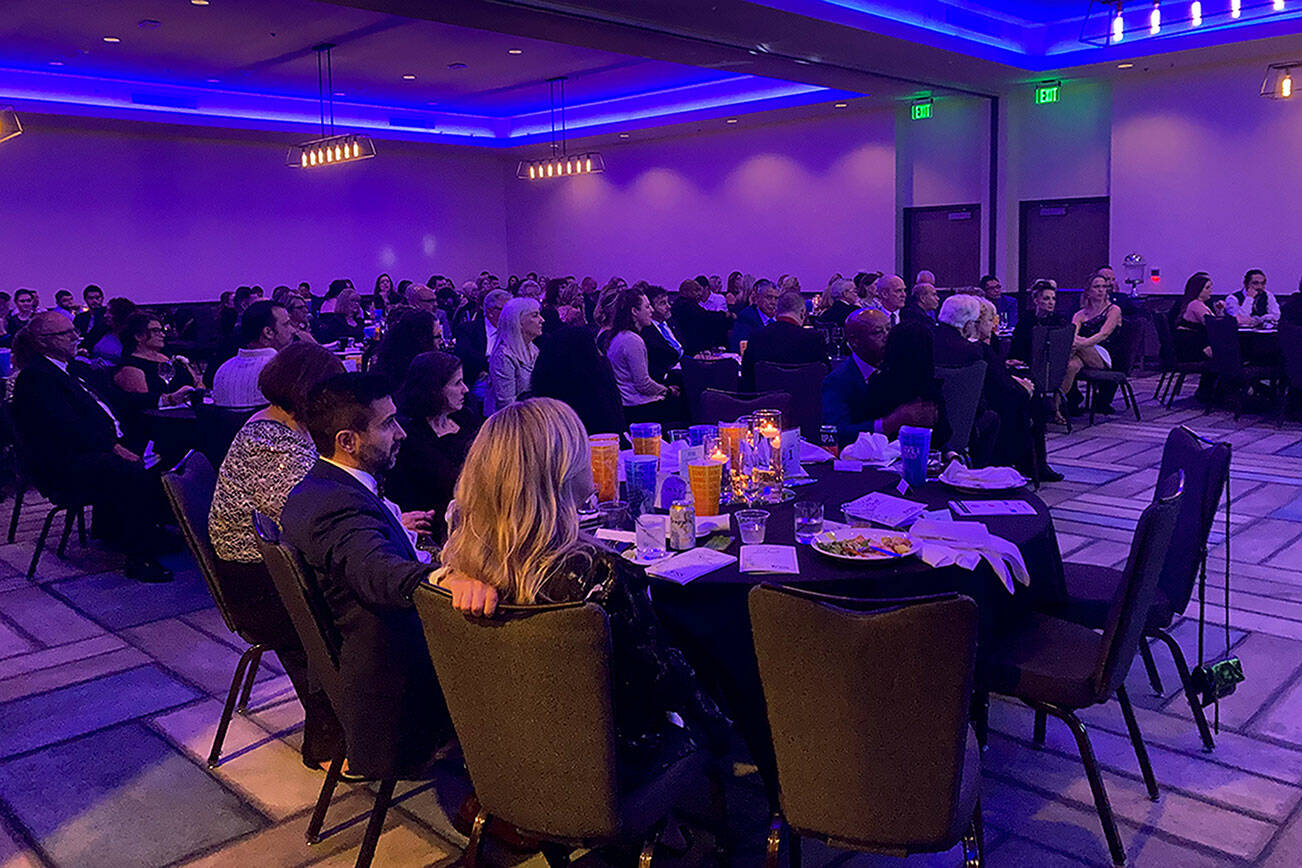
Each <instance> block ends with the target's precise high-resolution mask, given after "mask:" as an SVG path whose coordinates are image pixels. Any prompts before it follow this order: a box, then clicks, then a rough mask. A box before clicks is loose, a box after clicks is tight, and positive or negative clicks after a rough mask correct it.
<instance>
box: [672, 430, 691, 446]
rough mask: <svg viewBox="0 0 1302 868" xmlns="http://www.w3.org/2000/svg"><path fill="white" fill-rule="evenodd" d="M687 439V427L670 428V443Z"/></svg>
mask: <svg viewBox="0 0 1302 868" xmlns="http://www.w3.org/2000/svg"><path fill="white" fill-rule="evenodd" d="M686 439H687V429H686V428H670V429H669V442H670V443H677V442H678V441H679V440H686Z"/></svg>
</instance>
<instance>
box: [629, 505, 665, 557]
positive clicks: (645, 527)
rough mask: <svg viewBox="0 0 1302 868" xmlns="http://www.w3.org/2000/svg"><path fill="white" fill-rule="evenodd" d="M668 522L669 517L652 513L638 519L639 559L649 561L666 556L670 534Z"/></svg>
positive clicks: (637, 540) (636, 527)
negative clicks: (666, 541)
mask: <svg viewBox="0 0 1302 868" xmlns="http://www.w3.org/2000/svg"><path fill="white" fill-rule="evenodd" d="M666 521H667V516H663V515H652V514H650V513H648V514H646V515H639V516H638V517H637V523H636V526H635V530H636V542H637V556H638V557H639V558H642V559H643V560H648V561H649V560H654V559H655V558H662V557H664V556H665V554H666V552H665V539H666V537H667V536H668V534H669V532H668V530H666Z"/></svg>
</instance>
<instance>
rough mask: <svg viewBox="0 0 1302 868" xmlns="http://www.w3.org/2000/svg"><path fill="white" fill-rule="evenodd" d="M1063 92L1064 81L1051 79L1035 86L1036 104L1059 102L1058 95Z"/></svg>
mask: <svg viewBox="0 0 1302 868" xmlns="http://www.w3.org/2000/svg"><path fill="white" fill-rule="evenodd" d="M1061 94H1062V82H1060V81H1049V82H1045V83H1044V84H1037V85H1036V86H1035V104H1036V105H1048V104H1049V103H1051V102H1057V101H1058V97H1059V96H1060V95H1061Z"/></svg>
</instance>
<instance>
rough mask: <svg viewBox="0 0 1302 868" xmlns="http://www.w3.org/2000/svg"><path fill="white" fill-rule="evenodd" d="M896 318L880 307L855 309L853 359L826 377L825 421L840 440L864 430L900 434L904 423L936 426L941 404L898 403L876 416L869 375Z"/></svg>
mask: <svg viewBox="0 0 1302 868" xmlns="http://www.w3.org/2000/svg"><path fill="white" fill-rule="evenodd" d="M888 334H890V320H889V318H888V317H887V315H886V314H885V313H883V312H882V311H880V310H877V309H875V308H863V309H861V310H858V311H855V312H854V313H853V314H851V315H850V316H849V317H848V318H847V319H846V321H845V341H846V343H847V344H848V345H849V347H850V358H848V359H846V360H845V361H844V362H842V363H841V364H839V365H837V366H836V367H835V368H834V369H832V372H831V373H829V374H828V375H827V376H826V377H825V378H824V379H823V424H824V425H835V426H836V435H837V442H839V443H840V444H841V445H843V446H844V445H846V444H848V443H853V442H854V441H855V440H856V439H857V438H858V436H859V435H860V434H862V433H866V432H876V433H879V434H885V435H886V436H887V437H890V438H894V437H895V436H896V435H897V434H898V433H899V430H900V426H901V425H917V426H920V427H923V428H930V427H932V426H934V425H935V424H936V421H937V417H938V413H937V410H936V406H935V405H934V404H931V403H929V402H926V401H914V402H911V403H908V404H904V405H902V406H899V407H895V408H893V409H892V410H890V411H889V412H888V413H886V414H885V415H876V416H875V415H874V414H873V413H872V412H871V411H870V408H871V407H873V406H874V404H876V403H880V402H874V401H873V396H872V392H871V390H870V388H869V385H868V379H869V378H870V377H871V376H872V375H873V373H875V372H876V370H877V367H878V365H880V364H881V363H882V359H883V357H884V356H885V354H886V337H887V335H888Z"/></svg>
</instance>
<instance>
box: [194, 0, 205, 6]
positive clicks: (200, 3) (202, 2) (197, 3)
mask: <svg viewBox="0 0 1302 868" xmlns="http://www.w3.org/2000/svg"><path fill="white" fill-rule="evenodd" d="M190 5H191V6H207V5H208V0H190Z"/></svg>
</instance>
